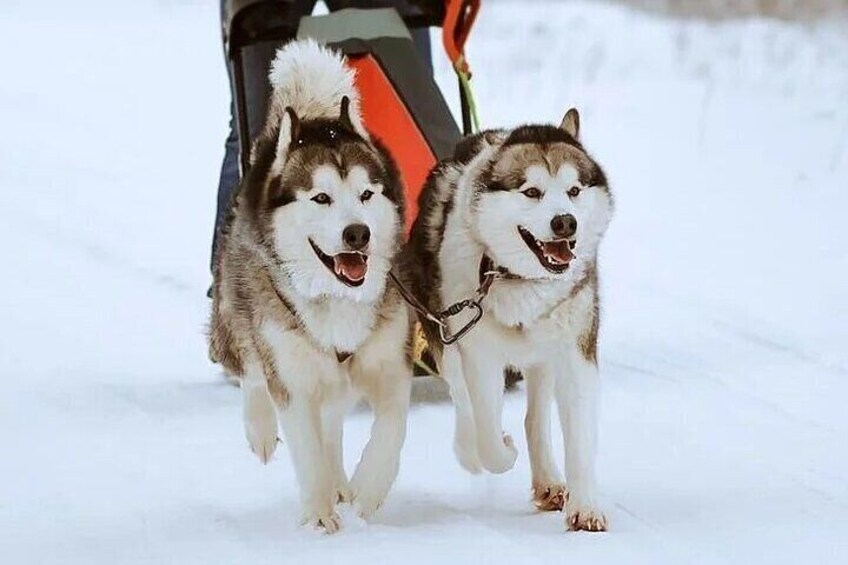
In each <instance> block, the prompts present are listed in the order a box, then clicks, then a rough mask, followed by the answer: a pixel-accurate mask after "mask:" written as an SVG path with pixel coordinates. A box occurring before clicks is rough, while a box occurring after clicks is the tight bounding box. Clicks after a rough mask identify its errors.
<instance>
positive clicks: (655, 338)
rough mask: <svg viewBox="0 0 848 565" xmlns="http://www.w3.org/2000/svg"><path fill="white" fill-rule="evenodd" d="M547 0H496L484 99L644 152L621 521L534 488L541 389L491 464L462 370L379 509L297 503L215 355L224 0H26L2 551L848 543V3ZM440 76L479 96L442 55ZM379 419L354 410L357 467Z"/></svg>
mask: <svg viewBox="0 0 848 565" xmlns="http://www.w3.org/2000/svg"><path fill="white" fill-rule="evenodd" d="M40 6H41V5H40ZM533 6H534V7H533V8H532V9H523V10H522V9H521V8H520V5H519V4H517V3H506V2H493V3H491V4H488V3H487V4H486V6H485V10H484V12H483V14H482V16H481V19H480V22H479V28H478V29H477V30H476V32H475V35H474V37H473V39H472V43H471V46H470V48H469V49H470V50H469V59H470V61H471V62H472V65H473V67H474V69H475V71H476V75H475V84H476V89H477V95H478V98H479V105H480V109H481V112H482V118H483V120H484V123H486V124H491V125H495V124H498V125H511V124H516V123H519V122H522V121H532V120H545V121H552V120H557V119H559V118H560V116H561V114H562V112H563V111H564V110H565V109H566V107H567V106H568V105H570V104H575V105H578V106H579V107H580V109H581V111H582V114H583V129H584V132H585V134H584V135H585V140H586V145H587V146H588V147H589V148H590V150H592V151H593V152H594V153H595V154H596V156H597V157H598V158H599V159H600V160H601V161H602V162H603V163H604V164H605V166H606V168H607V170H608V172H609V173H610V177H611V179H612V181H613V189H614V191H615V194H616V197H617V217H616V218H615V221H614V222H613V225H612V228H611V231H610V234H609V237H608V239H607V241H606V243H605V246H604V248H603V275H604V276H603V281H602V282H603V285H604V299H605V306H604V321H603V332H602V340H603V341H602V372H603V376H604V384H603V413H602V422H601V432H602V438H601V446H600V454H599V475H600V476H599V483H600V488H601V494H602V503H603V505H604V507H605V508H606V510H607V511H608V515H609V517H610V520H611V524H612V531H611V532H610V533H608V534H605V535H583V534H565V533H563V531H562V517H561V516H559V515H541V514H536V513H534V512H533V511H532V509H531V506H530V504H529V501H528V498H529V468H528V464H527V461H526V455H525V453H526V446H525V445H524V439H523V433H522V429H523V424H522V422H523V406H524V400H523V394H522V393H521V392H518V393H515V394H511V395H510V396H509V397H508V399H507V402H506V412H505V417H504V427H505V428H506V430H508V431H509V432H511V433H512V435H513V436H514V437H515V439H516V441H517V444H518V447H519V449H520V451H521V453H522V455H521V457H520V458H519V462H518V464H517V465H516V468H515V469H514V470H513V471H511V472H510V473H508V474H506V475H503V476H481V477H472V476H470V475H467V474H465V473H464V472H463V471H462V470H461V469H460V468H459V466H458V465H457V464H456V463H455V461H454V459H453V455H452V453H451V446H450V443H451V439H450V438H451V426H452V410H451V408H450V406H449V405H448V404H447V403H445V402H444V401H443V396H442V400H439V397H440V394H441V395H443V392H442V393H440V392H439V390H438V388H437V387H432V386H431V387H430V388H431V389H435V391H436V392H435V393H432V391H431V393H430V394H429V395H424V394H418V395H416V400H415V401H414V406H413V410H412V413H411V418H410V428H409V438H408V440H407V444H406V446H405V448H404V453H403V460H402V468H401V473H400V476H399V479H398V482H397V485H396V487H395V489H394V491H393V492H392V495H391V496H390V499H389V501H388V502H387V504H386V507H385V508H384V509H383V511H382V512H381V514H380V515H379V516H378V518H377V519H376V520H375V522H374V523H373V524H370V525H367V526H366V525H364V524H362V523H360V522H358V521H357V520H355V519H354V518H353V517H352V516H346V527H345V529H344V530H343V531H342V532H341V533H340V534H339V535H337V536H333V537H325V536H320V535H317V534H314V533H311V532H307V531H304V530H303V529H300V528H298V527H297V525H296V516H297V509H296V498H297V497H296V491H295V488H294V478H293V474H292V470H291V465H290V463H289V461H288V458H287V457H286V456H285V452H284V451H283V452H281V454H280V456H278V457H277V459H276V460H275V461H274V462H273V464H272V465H270V466H268V467H262V466H261V465H259V464H258V463H257V462H256V461H255V460H254V458H253V456H252V455H251V454H250V453H249V451H248V449H247V448H246V445H245V441H244V438H243V434H242V430H241V424H240V417H239V414H240V405H239V400H240V397H239V395H238V393H237V391H236V390H234V389H233V388H232V387H230V386H229V385H227V384H225V383H224V382H223V381H222V379H220V376H219V374H218V371H217V369H216V368H214V367H212V366H211V365H209V364H208V363H207V361H206V357H205V353H206V351H205V344H204V341H203V337H202V332H203V325H204V323H205V316H206V308H207V306H208V305H207V300H206V298H205V289H206V287H207V285H208V283H209V279H208V273H207V252H208V251H207V250H208V247H207V246H208V238H209V234H210V232H211V223H212V213H213V202H214V186H215V185H216V182H217V167H218V162H219V159H220V155H221V148H222V141H223V138H224V134H225V130H224V128H225V126H226V108H227V99H226V91H225V77H224V73H223V67H222V61H221V54H220V46H219V45H218V43H217V41H218V37H217V25H218V24H217V13H216V10H215V7H214V6H213V5H211V4H210V5H201V4H197V5H192V3H182V2H181V3H173V2H171V3H162V2H139V3H136V5H135V6H134V7H132V8H127V7H124V6H121V7H119V8H118V7H116V6H115V5H114V3H109V2H105V1H98V2H91V3H89V5H88V6H86V7H77V8H76V9H72V8H69V7H67V6H66V5H65V4H60V3H57V4H56V5H55V6H53V7H51V10H50V11H49V12H44V13H39V12H38V10H39V7H29V6H27V5H26V4H25V3H23V2H11V3H6V4H4V5H3V7H2V8H0V65H1V66H0V68H3V69H4V71H5V73H4V77H5V78H4V80H2V81H0V112H2V123H3V124H4V125H6V126H7V128H8V131H9V132H12V133H11V134H9V135H6V136H2V138H0V257H3V261H2V267H0V269H2V271H0V274H2V276H0V319H2V321H3V329H2V330H0V332H2V333H0V367H2V369H0V376H2V377H3V380H4V383H5V387H4V392H3V394H2V395H0V446H2V447H3V453H2V456H0V556H2V557H1V558H0V561H2V562H3V563H14V564H18V563H21V564H29V563H39V564H40V563H86V564H94V563H101V562H103V563H105V562H111V563H116V562H117V563H179V564H187V563H241V562H249V563H295V562H300V561H302V560H304V559H310V558H315V559H318V560H319V561H320V562H333V561H339V562H342V561H343V562H345V563H360V562H365V561H366V560H368V561H370V562H397V561H398V560H406V561H411V562H432V561H437V560H438V561H445V562H449V563H451V562H472V563H476V562H482V563H543V562H545V563H550V562H552V560H553V562H557V563H558V562H560V561H566V560H569V561H570V562H574V563H581V562H593V563H651V564H656V563H666V562H667V563H675V564H678V563H751V562H762V563H787V564H789V563H799V562H808V561H816V562H818V563H823V564H827V563H842V562H845V561H846V560H848V441H846V439H847V438H848V414H847V413H846V410H845V409H844V398H845V397H846V395H848V348H846V345H848V324H846V323H845V320H846V318H848V296H846V295H847V294H848V293H846V290H845V289H846V288H848V252H846V251H845V247H844V242H845V240H846V236H848V230H846V227H845V222H844V219H843V217H844V213H845V210H846V209H848V191H846V190H845V187H846V186H848V142H846V139H848V105H846V104H845V103H844V102H845V100H846V97H848V39H846V38H848V34H846V33H845V31H846V24H845V21H844V19H841V20H840V19H838V18H830V19H828V20H827V21H814V22H813V23H810V22H807V23H805V24H803V25H801V24H797V25H796V24H792V23H787V22H777V21H771V20H763V19H742V20H728V21H723V22H721V23H716V22H712V23H705V22H700V21H697V20H687V19H685V18H674V19H665V18H663V17H660V16H657V15H646V14H644V13H642V12H638V11H631V10H629V9H627V8H624V7H622V6H620V5H618V4H604V3H588V2H569V3H556V4H534V5H533ZM33 30H38V31H39V32H40V33H42V34H44V35H45V36H46V37H49V41H48V42H47V43H42V44H40V45H39V44H34V43H33V42H32V40H31V39H29V37H30V35H31V33H32V31H33ZM563 30H567V33H565V32H563ZM21 46H26V48H23V47H21ZM437 78H438V80H439V81H440V82H441V83H442V84H443V86H444V88H445V90H446V91H447V92H449V93H451V95H453V92H454V88H455V87H454V85H453V82H452V79H451V77H450V71H449V69H448V67H447V64H446V63H445V62H444V61H442V60H440V59H439V60H437ZM452 103H455V101H452ZM418 386H421V387H424V386H428V383H424V382H423V381H420V382H419V383H418ZM425 396H428V398H430V399H429V400H422V399H423V398H424V397H425ZM433 397H435V398H433ZM369 424H370V419H369V415H368V414H367V413H366V412H364V411H357V412H355V413H354V414H353V415H352V416H351V418H350V421H349V424H348V427H347V449H346V457H347V464H348V467H349V468H351V467H352V466H353V465H354V464H355V463H356V458H357V456H358V453H359V450H360V448H361V446H362V445H363V443H364V441H365V439H366V434H367V431H368V426H369ZM559 451H560V452H561V450H559Z"/></svg>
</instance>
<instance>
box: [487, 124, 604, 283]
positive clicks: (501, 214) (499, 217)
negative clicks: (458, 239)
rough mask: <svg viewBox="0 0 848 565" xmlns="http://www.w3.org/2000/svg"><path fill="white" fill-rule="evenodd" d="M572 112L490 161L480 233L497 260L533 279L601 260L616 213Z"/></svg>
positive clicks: (515, 139)
mask: <svg viewBox="0 0 848 565" xmlns="http://www.w3.org/2000/svg"><path fill="white" fill-rule="evenodd" d="M579 123H580V118H579V114H578V113H577V110H574V109H571V110H569V111H568V112H567V113H566V114H565V117H564V118H563V120H562V124H561V125H560V126H559V127H555V126H523V127H519V128H517V129H515V130H513V131H511V132H509V134H508V135H507V136H506V138H505V140H504V141H503V143H502V144H501V145H500V146H498V147H497V149H496V150H495V151H494V153H493V155H492V156H491V158H490V159H489V160H488V161H487V162H485V163H484V165H483V169H482V172H481V174H480V175H479V177H478V181H479V182H478V183H477V186H476V187H475V197H474V210H475V217H476V230H477V233H478V236H479V238H480V240H481V242H482V243H483V244H484V246H485V247H486V248H487V250H488V253H490V254H491V257H492V259H493V260H494V261H495V262H496V263H497V264H499V265H501V266H503V267H506V268H507V269H509V270H510V271H511V272H513V273H515V274H517V275H520V276H522V277H527V278H552V279H553V278H559V277H562V276H566V274H567V273H568V272H569V271H570V270H573V268H572V267H573V266H574V264H575V263H576V262H582V261H586V260H591V259H592V258H594V257H595V254H596V251H597V247H598V243H599V242H600V240H601V237H602V236H603V234H604V232H605V231H606V228H607V225H608V224H609V221H610V217H611V214H612V198H611V196H610V192H609V190H608V188H607V181H606V177H605V176H604V173H603V171H602V170H601V167H600V166H599V165H598V164H597V163H596V162H595V161H594V160H593V159H592V158H591V157H589V155H588V154H587V153H586V151H585V150H584V149H583V146H582V145H581V144H580V141H579V129H580V125H579Z"/></svg>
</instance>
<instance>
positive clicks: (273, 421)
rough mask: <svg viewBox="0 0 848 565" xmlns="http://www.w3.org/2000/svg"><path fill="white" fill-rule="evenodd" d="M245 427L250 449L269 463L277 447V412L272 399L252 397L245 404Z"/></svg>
mask: <svg viewBox="0 0 848 565" xmlns="http://www.w3.org/2000/svg"><path fill="white" fill-rule="evenodd" d="M244 428H245V435H246V436H247V443H248V444H249V445H250V450H251V451H253V453H255V454H256V456H257V457H258V458H259V460H260V461H261V462H262V463H263V464H267V463H268V461H270V460H271V457H272V456H273V455H274V451H275V450H276V449H277V413H276V411H275V410H274V406H273V405H272V404H271V399H270V398H268V399H267V401H265V399H261V398H260V399H251V400H250V402H248V404H247V405H246V406H245V413H244Z"/></svg>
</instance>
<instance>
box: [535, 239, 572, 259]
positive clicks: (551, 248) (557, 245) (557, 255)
mask: <svg viewBox="0 0 848 565" xmlns="http://www.w3.org/2000/svg"><path fill="white" fill-rule="evenodd" d="M542 249H543V250H544V252H545V255H547V256H548V257H549V258H550V259H553V260H554V261H555V262H557V263H560V264H565V263H568V262H569V261H571V260H572V259H574V253H572V252H571V247H570V246H569V245H568V241H566V240H564V239H559V240H556V241H546V242H545V243H543V244H542Z"/></svg>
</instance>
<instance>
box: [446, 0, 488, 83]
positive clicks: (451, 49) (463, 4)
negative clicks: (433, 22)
mask: <svg viewBox="0 0 848 565" xmlns="http://www.w3.org/2000/svg"><path fill="white" fill-rule="evenodd" d="M479 11H480V0H445V21H444V24H442V43H443V44H444V46H445V52H446V53H447V55H448V59H450V61H451V63H453V67H454V69H456V72H458V73H464V74H465V75H466V76H468V77H470V76H471V69H470V68H469V66H468V61H466V60H465V53H464V49H465V42H466V41H467V40H468V35H469V34H470V33H471V27H472V26H473V25H474V20H475V19H476V18H477V12H479Z"/></svg>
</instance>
